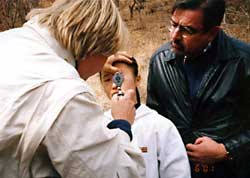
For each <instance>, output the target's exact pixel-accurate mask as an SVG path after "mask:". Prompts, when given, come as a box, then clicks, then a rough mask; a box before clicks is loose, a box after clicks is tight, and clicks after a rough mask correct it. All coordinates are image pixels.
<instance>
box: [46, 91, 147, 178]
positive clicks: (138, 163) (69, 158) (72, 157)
mask: <svg viewBox="0 0 250 178" xmlns="http://www.w3.org/2000/svg"><path fill="white" fill-rule="evenodd" d="M104 120H105V116H104V114H103V112H102V110H101V107H100V106H99V105H98V104H97V103H96V102H95V100H94V97H93V96H92V95H91V94H89V93H82V94H80V95H77V96H75V97H74V98H73V99H71V100H70V102H69V103H68V104H67V105H66V106H65V107H64V109H63V111H62V112H61V113H60V115H59V117H58V118H57V120H56V122H55V123H54V125H53V126H52V128H51V129H50V130H49V132H48V133H47V135H46V137H45V139H44V141H43V144H44V145H45V146H46V147H47V150H48V154H49V157H50V159H51V162H52V164H53V166H54V167H55V169H56V170H57V171H58V173H59V174H60V175H61V177H62V178H113V177H120V178H139V177H144V174H145V173H144V172H145V168H144V162H143V158H142V156H141V154H140V152H139V150H138V149H137V148H135V147H133V146H132V145H131V144H130V141H129V136H128V135H127V134H126V133H125V132H123V131H122V130H120V129H108V128H107V127H106V124H105V122H104Z"/></svg>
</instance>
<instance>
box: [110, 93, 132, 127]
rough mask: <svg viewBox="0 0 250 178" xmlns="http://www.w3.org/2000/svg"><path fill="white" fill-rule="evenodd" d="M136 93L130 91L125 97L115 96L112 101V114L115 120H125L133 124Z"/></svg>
mask: <svg viewBox="0 0 250 178" xmlns="http://www.w3.org/2000/svg"><path fill="white" fill-rule="evenodd" d="M133 98H135V92H134V91H133V90H132V89H130V90H127V91H126V92H125V93H124V96H118V95H117V94H115V95H113V97H112V100H111V113H112V116H113V118H114V119H124V120H127V121H128V122H129V123H130V124H133V122H134V119H135V107H134V106H135V102H134V99H133Z"/></svg>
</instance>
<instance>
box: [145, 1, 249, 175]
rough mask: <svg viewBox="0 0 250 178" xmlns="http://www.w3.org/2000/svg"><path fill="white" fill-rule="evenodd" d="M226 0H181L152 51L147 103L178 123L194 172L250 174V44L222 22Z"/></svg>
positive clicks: (195, 173) (202, 173)
mask: <svg viewBox="0 0 250 178" xmlns="http://www.w3.org/2000/svg"><path fill="white" fill-rule="evenodd" d="M224 12H225V1H224V0H177V1H176V3H175V4H174V6H173V9H172V17H171V20H170V28H169V31H170V39H171V41H170V42H169V43H166V44H164V45H163V46H162V47H160V48H159V49H158V50H157V51H156V52H155V53H154V54H153V56H152V58H151V61H150V66H149V76H148V93H147V94H148V95H147V105H148V106H150V107H151V108H153V109H155V110H157V111H158V112H159V113H160V114H162V115H163V116H165V117H167V118H169V119H170V120H172V121H173V122H174V124H175V125H176V126H177V128H178V130H179V131H180V134H181V136H182V138H183V141H184V143H185V144H186V149H187V154H188V156H189V159H190V163H191V169H192V170H191V171H192V177H193V178H206V177H209V178H247V177H250V170H249V168H250V162H249V161H250V153H249V151H250V111H248V110H249V109H248V108H250V47H249V46H248V45H247V44H245V43H243V42H241V41H239V40H236V39H234V38H231V37H229V36H228V35H226V34H225V33H224V32H223V30H222V29H221V28H220V24H221V21H222V19H223V16H224Z"/></svg>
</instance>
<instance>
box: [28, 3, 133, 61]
mask: <svg viewBox="0 0 250 178" xmlns="http://www.w3.org/2000/svg"><path fill="white" fill-rule="evenodd" d="M36 15H38V16H39V23H40V24H41V25H45V26H47V27H48V28H49V30H50V31H51V32H52V34H53V35H54V37H55V38H56V39H57V41H59V43H60V44H61V45H62V46H63V47H65V48H66V49H67V50H69V51H70V52H71V53H72V54H73V56H74V57H75V59H81V58H82V57H84V56H86V55H88V54H91V55H100V54H102V55H105V56H109V55H111V54H113V53H116V52H117V51H119V50H121V49H122V48H123V47H125V45H126V44H127V38H128V30H127V27H126V26H125V24H124V22H123V20H122V18H121V16H120V13H119V10H118V9H117V7H116V5H115V4H114V2H113V1H112V0H56V1H55V2H54V3H53V5H52V6H51V7H48V8H44V9H33V10H32V11H31V12H30V13H29V14H28V15H27V19H30V18H32V17H33V16H36Z"/></svg>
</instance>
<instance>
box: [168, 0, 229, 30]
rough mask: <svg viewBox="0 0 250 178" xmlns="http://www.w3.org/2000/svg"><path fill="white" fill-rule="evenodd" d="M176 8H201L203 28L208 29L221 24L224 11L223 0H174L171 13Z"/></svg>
mask: <svg viewBox="0 0 250 178" xmlns="http://www.w3.org/2000/svg"><path fill="white" fill-rule="evenodd" d="M177 9H183V10H188V9H189V10H197V9H201V10H202V11H203V14H204V20H203V28H204V31H208V30H210V29H211V28H213V27H215V26H219V25H220V24H221V22H222V19H223V16H224V13H225V0H176V2H175V4H174V6H173V8H172V14H173V13H174V12H175V10H177Z"/></svg>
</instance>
